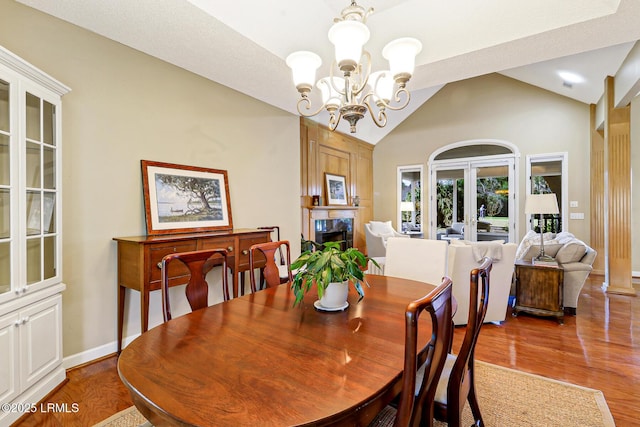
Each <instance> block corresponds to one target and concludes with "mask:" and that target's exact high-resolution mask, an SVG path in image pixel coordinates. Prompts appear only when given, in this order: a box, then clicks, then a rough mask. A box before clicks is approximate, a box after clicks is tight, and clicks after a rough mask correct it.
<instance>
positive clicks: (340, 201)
mask: <svg viewBox="0 0 640 427" xmlns="http://www.w3.org/2000/svg"><path fill="white" fill-rule="evenodd" d="M324 177H325V183H326V185H325V187H326V193H327V204H328V205H347V184H346V179H345V177H344V176H343V175H335V174H332V173H325V174H324Z"/></svg>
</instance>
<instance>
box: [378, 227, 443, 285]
mask: <svg viewBox="0 0 640 427" xmlns="http://www.w3.org/2000/svg"><path fill="white" fill-rule="evenodd" d="M448 247H449V244H448V243H447V242H446V241H445V240H433V239H403V238H398V237H389V238H388V239H387V252H386V260H385V265H384V275H385V276H392V277H401V278H403V279H409V280H418V281H420V282H427V283H432V284H436V283H440V280H441V279H442V277H444V276H446V275H447V250H448Z"/></svg>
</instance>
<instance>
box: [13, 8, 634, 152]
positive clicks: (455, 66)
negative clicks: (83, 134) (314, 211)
mask: <svg viewBox="0 0 640 427" xmlns="http://www.w3.org/2000/svg"><path fill="white" fill-rule="evenodd" d="M17 1H19V2H20V3H23V4H25V5H28V6H31V7H33V8H35V9H38V10H40V11H42V12H45V13H48V14H51V15H53V16H56V17H58V18H60V19H63V20H65V21H68V22H70V23H72V24H75V25H78V26H80V27H83V28H86V29H88V30H90V31H93V32H95V33H97V34H100V35H102V36H104V37H107V38H109V39H112V40H115V41H117V42H120V43H122V44H124V45H127V46H130V47H132V48H134V49H137V50H139V51H142V52H145V53H147V54H149V55H152V56H154V57H157V58H159V59H162V60H164V61H167V62H169V63H172V64H174V65H177V66H179V67H182V68H184V69H186V70H189V71H192V72H194V73H196V74H198V75H201V76H203V77H205V78H208V79H211V80H213V81H215V82H218V83H220V84H223V85H225V86H228V87H230V88H233V89H235V90H237V91H239V92H242V93H244V94H247V95H249V96H251V97H254V98H256V99H259V100H261V101H263V102H266V103H268V104H271V105H273V106H276V107H278V108H281V109H283V110H286V111H289V112H291V113H293V114H297V111H296V102H297V99H298V94H297V92H296V90H295V88H294V87H293V84H292V81H291V73H290V70H289V68H288V67H287V66H286V64H285V61H284V59H285V58H286V56H287V55H288V54H289V53H291V52H293V51H296V50H311V51H314V52H316V53H318V54H319V55H320V56H321V57H322V58H323V65H322V67H321V70H320V71H319V74H318V75H319V76H322V75H328V74H329V71H328V69H329V66H330V64H331V58H332V56H333V54H332V46H331V44H330V43H329V41H328V39H327V31H328V29H329V27H330V26H331V25H332V23H333V18H335V17H337V16H339V15H340V11H341V10H342V9H343V8H344V7H346V6H348V5H349V3H350V1H348V0H313V1H301V0H269V1H262V0H235V1H223V0H136V1H131V0H110V1H104V0H65V1H57V2H52V1H49V0H17ZM359 4H361V5H362V6H364V7H373V8H374V9H375V12H374V13H373V14H372V15H371V16H370V17H369V18H368V20H367V25H368V26H369V29H370V30H371V39H370V41H369V43H367V45H366V48H367V50H368V51H369V52H370V53H371V55H372V58H373V64H374V67H375V68H378V69H379V68H382V67H384V66H385V64H384V60H383V59H382V58H381V53H380V52H381V50H382V47H383V46H384V44H386V43H387V42H388V41H391V40H393V39H395V38H398V37H402V36H411V37H415V38H417V39H419V40H421V41H422V44H423V50H422V52H421V53H420V54H419V55H418V57H417V58H416V65H417V67H416V71H415V74H414V77H413V78H412V79H411V81H410V82H409V84H408V87H409V89H410V90H411V91H412V100H411V104H410V106H409V107H408V108H407V109H405V110H402V111H399V112H390V114H389V116H390V118H389V122H390V123H389V125H387V127H385V128H383V129H378V128H377V127H376V126H375V125H373V124H372V123H371V122H370V120H369V119H368V118H367V119H364V120H363V121H361V122H360V123H359V125H358V133H357V134H356V136H357V137H358V138H360V139H363V140H365V141H369V142H371V143H376V142H378V141H379V140H380V139H381V138H383V137H384V135H386V134H387V133H388V132H389V131H390V130H391V129H392V128H393V127H394V126H396V125H397V124H398V123H400V122H401V121H402V120H404V118H406V117H407V116H408V115H410V114H411V113H412V112H413V111H415V109H416V108H418V107H419V106H420V105H422V104H423V103H424V102H426V101H427V100H428V99H429V98H430V97H431V96H432V95H433V94H434V93H436V92H437V91H438V90H439V89H440V88H441V87H442V86H443V85H445V84H447V83H450V82H454V81H458V80H462V79H466V78H471V77H475V76H478V75H483V74H487V73H491V72H499V73H502V74H504V75H507V76H509V77H512V78H515V79H518V80H521V81H523V82H526V83H529V84H532V85H536V86H539V87H541V88H544V89H547V90H550V91H553V92H556V93H559V94H562V95H564V96H568V97H571V98H574V99H576V100H578V101H580V102H584V103H596V102H597V101H598V99H599V98H600V96H601V94H602V92H603V90H602V88H603V84H604V83H603V82H604V78H605V77H606V76H607V75H615V73H616V71H617V70H618V68H619V67H620V65H621V63H622V61H623V60H624V58H625V57H626V55H627V54H628V52H629V51H630V49H631V48H632V47H633V44H634V42H635V41H636V40H639V39H640V25H638V22H640V1H637V0H563V1H557V0H536V1H524V0H482V1H479V0H457V1H442V0H440V1H436V0H361V1H359ZM560 71H570V72H574V73H576V74H578V75H580V76H582V78H583V81H582V82H579V83H574V84H573V85H572V87H569V86H570V85H567V84H563V78H562V77H561V76H560V75H559V74H558V72H560ZM322 120H323V117H320V121H321V122H322ZM339 130H341V131H343V132H348V130H347V128H342V127H340V128H339Z"/></svg>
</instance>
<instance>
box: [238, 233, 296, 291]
mask: <svg viewBox="0 0 640 427" xmlns="http://www.w3.org/2000/svg"><path fill="white" fill-rule="evenodd" d="M277 252H279V253H283V252H284V255H283V259H284V261H285V263H284V265H281V264H279V263H278V261H277V260H276V253H277ZM258 254H261V255H262V256H260V257H259V256H258ZM262 257H264V260H262ZM259 258H260V260H259ZM258 261H261V262H264V263H265V264H264V267H262V268H260V267H259V266H258ZM256 268H260V285H261V287H262V282H263V280H264V282H265V284H266V287H268V288H272V287H274V286H278V285H280V284H282V283H287V282H289V283H290V282H292V281H293V276H292V274H291V253H290V248H289V241H288V240H280V241H276V242H267V243H258V244H256V245H253V246H251V248H249V273H250V274H249V280H250V282H251V292H256V291H257V290H258V286H257V284H256V277H255V269H256Z"/></svg>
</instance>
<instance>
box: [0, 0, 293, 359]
mask: <svg viewBox="0 0 640 427" xmlns="http://www.w3.org/2000/svg"><path fill="white" fill-rule="evenodd" d="M0 10H1V11H2V12H0V45H2V46H4V47H5V48H7V49H9V50H11V51H12V52H13V53H15V54H16V55H18V56H20V57H22V58H24V59H25V60H27V61H28V62H31V63H32V64H34V65H35V66H37V67H38V68H40V69H42V70H43V71H45V72H46V73H48V74H50V75H51V76H53V77H55V78H56V79H58V80H60V81H61V82H63V83H64V84H66V85H68V86H70V87H71V89H72V92H70V93H69V94H67V95H66V96H65V97H64V98H63V120H62V121H63V147H64V148H63V169H62V174H63V186H64V187H63V212H64V217H63V227H64V238H63V249H64V258H63V281H64V282H65V283H66V284H67V290H66V291H65V292H64V294H63V322H64V354H65V356H69V355H74V354H77V353H80V352H83V351H87V350H90V349H95V348H97V347H100V346H107V347H108V346H109V345H112V344H113V342H114V340H115V337H116V244H115V242H113V241H112V238H113V237H117V236H131V235H140V234H144V233H145V221H144V207H143V197H142V183H141V173H140V160H141V159H147V160H156V161H164V162H171V163H178V164H185V165H197V166H203V167H210V168H216V169H226V170H227V171H228V176H229V186H230V193H231V206H232V213H233V223H234V226H235V227H236V228H246V227H256V226H261V225H280V226H281V227H282V236H281V237H283V238H285V239H289V240H291V242H292V244H293V245H294V248H295V249H294V253H295V252H296V251H297V250H298V248H299V242H300V240H299V236H300V210H299V192H300V189H299V188H300V185H299V182H300V178H299V177H300V170H299V169H300V168H299V158H300V151H299V145H300V143H299V124H298V123H299V122H298V117H295V116H293V115H291V114H289V113H286V112H283V111H281V110H279V109H276V108H273V107H271V106H268V105H267V104H264V103H262V102H260V101H257V100H255V99H253V98H250V97H247V96H245V95H242V94H240V93H238V92H235V91H233V90H231V89H229V88H226V87H224V86H221V85H218V84H216V83H212V82H211V81H208V80H205V79H203V78H201V77H198V76H196V75H194V74H191V73H189V72H186V71H184V70H183V69H180V68H178V67H175V66H172V65H169V64H167V63H164V62H162V61H159V60H157V59H154V58H152V57H150V56H148V55H145V54H142V53H140V52H138V51H136V50H133V49H130V48H127V47H125V46H123V45H121V44H119V43H115V42H113V41H110V40H107V39H105V38H103V37H100V36H98V35H96V34H93V33H90V32H87V31H85V30H83V29H81V28H79V27H76V26H73V25H70V24H67V23H65V22H63V21H60V20H58V19H55V18H53V17H50V16H48V15H45V14H41V13H39V12H36V11H34V10H32V9H30V8H28V7H26V6H23V5H20V4H17V3H15V2H13V1H10V0H0ZM220 66H223V64H221V65H220ZM154 294H157V292H155V293H154ZM131 301H132V304H131V306H130V307H129V311H128V319H126V321H127V324H128V327H127V329H126V330H125V335H133V334H137V333H139V310H138V307H137V305H136V304H137V303H138V301H139V299H138V295H137V293H134V295H133V298H132V299H131ZM151 311H152V313H151V318H152V321H151V323H152V325H153V324H157V323H159V321H160V319H161V314H160V302H159V295H154V296H153V297H152V299H151ZM108 348H111V347H108ZM113 348H115V347H113Z"/></svg>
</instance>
